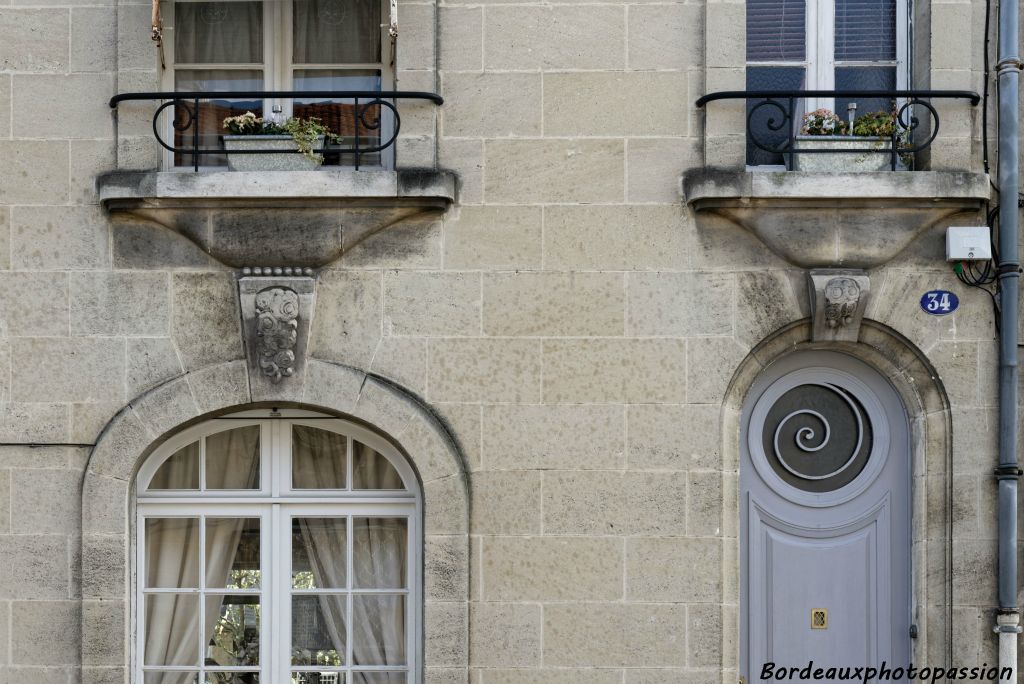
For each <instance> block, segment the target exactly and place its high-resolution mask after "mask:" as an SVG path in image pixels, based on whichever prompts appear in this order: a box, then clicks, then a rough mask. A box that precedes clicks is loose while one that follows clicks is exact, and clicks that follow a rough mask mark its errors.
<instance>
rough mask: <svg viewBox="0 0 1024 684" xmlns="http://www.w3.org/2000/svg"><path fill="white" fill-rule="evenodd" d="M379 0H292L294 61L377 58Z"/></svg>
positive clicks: (349, 61)
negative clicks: (293, 9)
mask: <svg viewBox="0 0 1024 684" xmlns="http://www.w3.org/2000/svg"><path fill="white" fill-rule="evenodd" d="M380 5H381V3H380V0H295V21H294V24H293V31H292V45H293V46H294V49H293V55H294V60H293V63H295V64H352V63H356V64H360V63H361V64H367V63H374V62H379V61H381V60H380V25H381V16H380Z"/></svg>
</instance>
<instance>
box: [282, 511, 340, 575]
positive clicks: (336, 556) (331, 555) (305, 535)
mask: <svg viewBox="0 0 1024 684" xmlns="http://www.w3.org/2000/svg"><path fill="white" fill-rule="evenodd" d="M347 535H348V520H347V519H346V518H295V519H294V520H292V588H294V589H343V588H344V587H345V586H346V579H345V577H346V570H347V563H348V561H347V558H348V550H347V547H346V544H345V539H346V537H347Z"/></svg>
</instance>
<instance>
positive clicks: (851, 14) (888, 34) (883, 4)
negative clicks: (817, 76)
mask: <svg viewBox="0 0 1024 684" xmlns="http://www.w3.org/2000/svg"><path fill="white" fill-rule="evenodd" d="M894 59H896V0H836V60H837V61H853V60H859V61H875V60H894Z"/></svg>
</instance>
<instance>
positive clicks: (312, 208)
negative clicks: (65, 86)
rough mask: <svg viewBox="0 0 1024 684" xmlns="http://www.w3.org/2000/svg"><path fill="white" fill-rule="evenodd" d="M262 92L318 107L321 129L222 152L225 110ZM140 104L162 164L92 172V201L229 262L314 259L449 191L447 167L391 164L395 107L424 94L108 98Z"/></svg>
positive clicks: (338, 251)
mask: <svg viewBox="0 0 1024 684" xmlns="http://www.w3.org/2000/svg"><path fill="white" fill-rule="evenodd" d="M271 100H277V101H280V100H293V101H295V105H294V111H295V113H296V114H297V115H299V116H303V117H313V116H315V117H317V118H318V119H319V120H321V121H322V122H323V124H324V125H325V126H326V128H327V130H328V133H327V135H321V136H320V137H318V138H317V139H316V142H315V143H313V144H312V146H311V147H310V148H309V149H307V150H305V151H303V150H301V149H299V148H298V147H297V146H295V145H294V144H293V143H292V141H291V140H287V139H285V140H268V139H265V138H262V137H259V136H257V137H253V138H251V140H252V143H253V144H250V145H249V146H248V147H246V148H243V149H232V150H230V152H229V151H228V150H227V148H226V147H225V140H224V136H225V134H226V133H227V131H225V130H223V129H222V128H221V122H222V121H223V119H224V118H226V117H225V115H228V116H230V115H234V114H241V113H242V111H244V110H246V109H248V110H249V111H252V110H253V109H255V110H256V112H255V113H257V114H259V113H260V109H261V108H262V106H263V103H264V102H267V101H271ZM317 100H319V101H320V102H316V101H317ZM310 101H314V102H313V103H312V104H311V103H310ZM140 103H145V104H148V105H149V106H150V108H151V110H152V113H151V115H150V116H151V128H152V132H153V139H154V145H156V146H159V148H160V149H161V150H163V151H164V165H163V166H164V168H163V170H158V169H153V170H140V171H115V172H112V173H108V174H105V175H103V176H101V177H100V178H99V179H98V181H97V187H98V190H99V195H100V200H101V202H102V204H103V205H104V207H106V208H107V210H108V211H110V212H111V214H112V215H113V216H114V218H115V219H116V218H117V216H118V215H123V216H125V217H126V218H128V219H129V220H139V219H141V220H144V221H148V222H153V223H157V224H159V225H162V226H164V227H166V228H168V229H170V230H173V231H175V232H178V233H180V234H181V235H183V236H185V237H186V238H188V239H189V240H191V241H193V242H194V243H196V244H197V245H198V246H199V247H200V248H202V249H203V251H205V252H206V253H208V254H210V255H212V256H213V257H214V258H215V259H217V260H218V261H220V262H221V263H223V264H225V265H227V266H231V267H235V268H242V267H246V266H254V267H302V268H317V267H319V266H323V265H325V264H327V263H330V262H331V261H334V260H335V259H337V258H339V257H340V256H341V255H342V254H343V253H344V252H345V251H347V250H348V249H350V248H351V247H352V246H354V245H355V244H357V243H358V242H359V241H361V240H362V239H364V238H365V237H368V236H369V235H371V234H373V233H375V232H377V231H379V230H382V229H384V228H386V227H388V226H390V225H393V224H395V223H398V222H400V221H405V220H409V219H413V218H424V217H425V216H429V215H430V214H440V213H441V212H443V211H444V210H445V209H446V208H447V207H448V206H449V205H450V204H451V203H452V202H453V201H454V200H455V177H454V174H452V173H451V172H448V171H444V170H438V169H401V168H397V169H396V168H395V167H396V164H395V154H394V148H395V142H396V140H398V138H399V134H400V131H401V127H402V114H403V113H419V112H421V111H422V110H423V109H424V108H425V107H430V108H433V107H436V106H439V105H441V104H442V103H443V100H442V99H441V97H440V96H438V95H436V94H434V93H426V92H402V91H389V92H371V91H315V92H308V91H304V92H301V93H293V92H276V91H251V92H217V93H197V92H153V93H123V94H120V95H117V96H115V97H114V98H113V99H111V101H110V106H111V107H112V108H113V109H115V110H118V111H119V113H120V111H121V109H123V108H131V109H132V110H134V111H131V112H130V113H129V115H130V116H135V117H136V118H137V117H138V115H139V111H138V107H139V104H140ZM279 137H286V136H279ZM229 140H231V137H230V136H229ZM282 143H283V144H284V146H285V147H287V148H288V149H281V145H282ZM236 155H237V156H236ZM311 159H313V160H315V162H314V163H310V161H309V160H311ZM293 161H294V162H298V163H293ZM399 161H400V160H399ZM282 162H283V163H282ZM316 162H320V163H319V165H318V164H317V163H316ZM302 167H306V168H305V169H303V168H302ZM234 168H241V169H248V170H232V169H234ZM293 168H294V169H299V170H287V169H293ZM282 169H286V170H282ZM115 225H116V221H115Z"/></svg>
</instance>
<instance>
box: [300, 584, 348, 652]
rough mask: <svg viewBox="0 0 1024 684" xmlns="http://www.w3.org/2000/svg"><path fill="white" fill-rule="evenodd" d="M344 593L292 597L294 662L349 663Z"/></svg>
mask: <svg viewBox="0 0 1024 684" xmlns="http://www.w3.org/2000/svg"><path fill="white" fill-rule="evenodd" d="M346 598H347V597H346V596H345V595H344V594H319V595H315V596H310V595H304V596H293V597H292V665H320V666H338V665H344V664H345V639H346V631H347V630H346V627H345V611H346Z"/></svg>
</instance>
